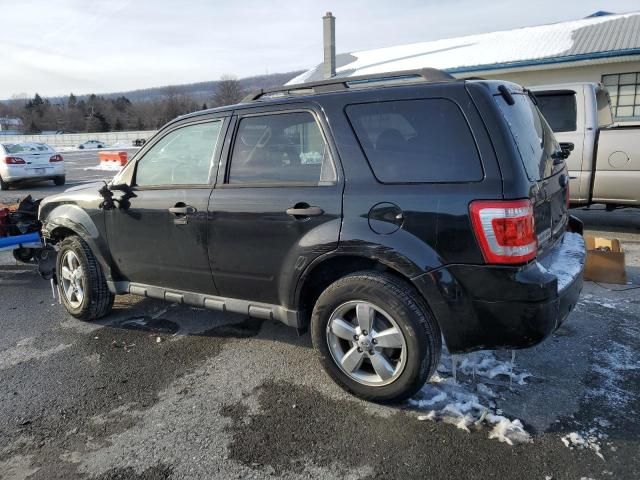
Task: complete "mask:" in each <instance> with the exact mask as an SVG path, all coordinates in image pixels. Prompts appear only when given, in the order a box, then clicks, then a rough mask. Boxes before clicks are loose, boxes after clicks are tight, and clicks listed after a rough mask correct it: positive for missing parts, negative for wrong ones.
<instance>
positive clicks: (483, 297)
mask: <svg viewBox="0 0 640 480" xmlns="http://www.w3.org/2000/svg"><path fill="white" fill-rule="evenodd" d="M585 257H586V252H585V249H584V242H583V240H582V237H581V236H580V235H579V234H577V233H566V234H565V235H564V236H563V237H562V239H560V240H559V241H558V242H557V243H556V245H555V246H554V247H553V248H552V249H551V251H549V252H548V253H547V254H545V255H544V257H542V258H539V259H538V260H537V261H535V262H531V263H529V264H527V265H524V266H520V267H506V266H494V265H452V266H449V267H446V268H443V269H440V270H437V271H435V272H430V273H428V274H425V275H422V276H420V277H417V278H416V279H414V282H415V284H416V286H417V287H418V289H419V290H420V291H421V292H422V293H423V295H424V296H425V298H426V299H427V301H428V303H429V306H430V307H431V309H432V310H433V313H434V315H435V317H436V319H437V321H438V323H439V325H440V328H441V330H442V334H443V336H444V338H445V341H446V344H447V347H448V348H449V350H450V351H451V352H453V353H459V352H467V351H472V350H480V349H500V348H526V347H530V346H533V345H535V344H537V343H539V342H541V341H542V340H544V339H545V338H546V337H548V336H549V335H550V334H551V333H553V332H554V331H555V330H556V329H557V328H558V327H559V326H560V325H561V324H562V323H563V322H564V320H565V319H566V318H567V316H568V315H569V313H570V312H571V310H572V309H573V307H574V306H575V305H576V303H577V302H578V298H579V296H580V291H581V290H582V283H583V280H582V272H583V269H584V262H585Z"/></svg>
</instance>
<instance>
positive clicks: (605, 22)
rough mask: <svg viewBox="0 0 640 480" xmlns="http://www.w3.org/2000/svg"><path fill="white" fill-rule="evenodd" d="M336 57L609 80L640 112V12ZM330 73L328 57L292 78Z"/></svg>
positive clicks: (517, 77) (367, 63)
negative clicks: (325, 63) (326, 63)
mask: <svg viewBox="0 0 640 480" xmlns="http://www.w3.org/2000/svg"><path fill="white" fill-rule="evenodd" d="M335 62H336V65H335V67H336V68H335V72H336V76H339V77H343V76H346V77H348V76H355V75H366V74H372V73H381V72H389V71H398V70H411V69H417V68H423V67H433V68H438V69H442V70H445V71H447V72H449V73H451V74H453V75H455V76H457V77H462V78H464V77H471V76H482V77H485V78H502V79H505V80H512V81H515V82H517V83H520V84H523V85H541V84H555V83H562V82H575V81H596V82H604V83H605V84H607V86H608V88H609V90H610V93H611V95H612V101H616V102H617V101H618V97H619V96H623V95H628V94H629V92H631V90H633V91H634V93H633V98H632V99H630V98H629V97H628V96H627V97H626V98H625V99H624V101H625V102H626V103H630V104H628V105H620V107H630V108H621V109H619V110H618V112H617V117H618V119H619V120H624V119H634V120H637V119H640V12H633V13H627V14H621V15H618V14H610V13H607V12H597V13H595V14H593V15H591V16H589V17H587V18H584V19H580V20H573V21H568V22H560V23H554V24H550V25H540V26H534V27H525V28H517V29H514V30H507V31H499V32H490V33H483V34H478V35H469V36H464V37H457V38H449V39H443V40H434V41H429V42H420V43H413V44H408V45H399V46H395V47H387V48H379V49H375V50H363V51H357V52H350V53H343V54H339V55H337V56H336V59H335ZM322 78H323V65H322V64H321V65H318V66H317V67H315V68H313V69H311V70H308V71H307V72H304V73H303V74H301V75H299V76H298V77H296V78H294V79H293V80H291V81H290V82H289V84H294V83H302V82H308V81H314V80H321V79H322ZM622 87H624V88H622ZM636 90H637V92H636ZM614 106H616V105H614Z"/></svg>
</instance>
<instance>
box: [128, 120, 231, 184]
mask: <svg viewBox="0 0 640 480" xmlns="http://www.w3.org/2000/svg"><path fill="white" fill-rule="evenodd" d="M221 128H222V120H216V121H214V122H207V123H198V124H194V125H188V126H186V127H182V128H178V129H176V130H173V131H172V132H169V133H167V134H166V135H165V136H164V137H162V139H160V141H158V143H156V144H155V145H154V146H153V147H151V149H150V150H149V151H147V152H146V153H145V155H144V157H142V159H141V160H140V161H138V165H137V169H136V185H138V186H145V185H189V184H191V185H198V184H207V183H209V170H210V168H211V160H212V158H213V152H214V151H215V149H216V145H217V143H218V137H219V136H220V130H221Z"/></svg>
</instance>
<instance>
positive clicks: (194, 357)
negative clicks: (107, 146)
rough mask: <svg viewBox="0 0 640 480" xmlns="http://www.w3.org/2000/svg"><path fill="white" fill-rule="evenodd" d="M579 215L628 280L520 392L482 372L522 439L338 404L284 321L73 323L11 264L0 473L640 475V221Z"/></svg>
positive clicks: (589, 287) (141, 307)
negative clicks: (616, 256) (618, 253)
mask: <svg viewBox="0 0 640 480" xmlns="http://www.w3.org/2000/svg"><path fill="white" fill-rule="evenodd" d="M65 158H66V159H67V162H68V163H67V168H68V172H69V173H68V175H67V178H68V180H69V185H71V184H74V183H76V184H77V183H79V182H85V181H91V180H96V179H106V178H108V177H109V176H110V173H109V172H99V171H98V172H96V171H91V170H84V168H87V167H88V166H90V164H91V163H97V162H94V160H95V159H94V158H91V154H88V153H84V152H83V153H73V154H71V153H68V154H66V155H65ZM58 190H60V188H58V187H54V186H53V185H52V184H51V185H44V184H43V185H35V186H29V187H27V189H25V190H20V191H18V190H10V191H9V192H1V194H0V201H2V200H3V199H6V198H7V197H8V196H12V197H15V196H21V195H22V194H24V193H26V192H28V193H31V194H35V195H42V194H47V193H52V192H54V191H58ZM16 194H17V195H16ZM574 213H576V214H577V215H578V216H580V217H581V218H582V219H583V220H584V221H585V223H586V226H587V229H588V230H589V231H591V232H595V233H596V234H598V235H601V236H609V237H612V236H615V237H617V238H620V239H621V240H622V242H623V245H624V247H625V248H626V250H627V273H628V277H629V282H630V284H629V285H597V284H594V283H591V282H587V283H586V284H585V288H584V290H583V294H582V298H581V301H580V303H579V305H578V306H577V307H576V309H574V311H573V312H572V313H571V315H570V317H569V319H568V320H567V322H566V323H565V324H564V326H563V327H561V328H560V330H558V331H557V332H556V334H554V335H553V336H552V337H551V338H549V339H548V340H546V341H545V342H544V343H542V344H541V345H539V346H537V347H535V348H532V349H529V350H524V351H520V352H518V354H517V357H516V365H517V369H518V371H520V372H527V373H528V374H529V375H530V376H529V377H527V378H526V379H525V381H524V382H523V384H518V383H511V382H504V381H502V382H501V381H497V380H496V379H493V380H491V379H488V378H487V379H482V382H484V384H486V385H489V386H490V387H491V389H492V390H493V392H495V399H494V401H495V404H496V405H495V411H499V412H501V413H502V414H503V415H505V416H506V417H508V418H511V419H515V418H517V419H520V420H521V421H522V424H523V426H524V428H525V429H526V431H527V432H528V433H529V434H530V436H531V441H529V442H525V443H519V444H515V445H508V444H506V443H502V442H499V441H498V440H496V439H490V438H489V434H490V428H489V427H487V426H486V425H485V424H482V423H481V422H480V423H479V424H478V425H476V426H474V427H472V428H470V429H469V431H465V430H463V429H460V428H456V426H455V425H453V424H451V423H448V422H444V421H431V420H429V419H425V414H427V413H428V411H429V409H428V408H421V407H420V406H418V405H417V404H416V403H415V402H414V403H406V404H402V405H396V406H380V405H375V404H372V403H368V402H364V401H361V400H358V399H356V398H354V397H352V396H350V395H348V394H346V393H344V392H343V391H342V390H340V389H339V388H338V387H337V386H335V385H334V384H333V383H332V382H331V380H330V379H329V378H328V376H327V375H325V374H324V373H323V371H322V370H321V369H320V366H319V363H318V361H317V360H316V358H315V356H314V352H313V350H312V348H311V342H310V338H309V336H308V335H304V336H301V337H298V336H297V335H296V332H295V331H294V330H292V329H289V328H288V327H286V326H284V325H282V324H280V323H277V322H272V321H261V320H254V319H249V318H246V317H243V316H239V315H231V314H222V313H219V312H211V311H204V310H200V309H195V308H190V307H186V306H181V305H175V304H169V303H164V302H160V301H156V300H151V299H144V298H139V297H133V296H129V295H123V296H118V297H117V298H116V303H115V307H114V311H113V313H112V314H111V315H109V316H108V317H106V318H105V319H103V320H101V321H99V322H96V323H86V322H81V321H78V320H76V319H74V318H72V317H71V316H69V315H68V314H67V313H66V311H65V310H64V308H63V307H62V306H61V305H60V304H59V303H58V301H57V300H55V299H54V298H53V297H52V293H51V287H50V284H49V283H48V282H46V281H44V280H41V279H40V278H39V277H38V275H37V273H36V272H35V270H34V267H33V266H32V265H22V264H16V262H15V261H14V260H13V258H12V257H11V255H10V254H6V253H5V254H0V325H1V327H2V330H1V333H0V385H1V386H2V388H1V389H0V478H2V479H25V478H29V479H47V480H48V479H58V478H59V479H76V478H80V479H165V478H166V479H169V478H170V479H187V478H195V479H209V478H220V479H226V478H319V479H320V478H321V479H328V478H350V479H360V478H384V479H393V478H398V479H400V478H402V479H407V478H434V479H463V478H464V479H487V478H499V479H539V480H546V479H554V480H555V479H575V480H579V479H583V478H584V479H587V478H591V479H629V480H631V479H634V480H637V479H638V478H640V375H639V370H640V323H639V322H640V290H630V288H632V287H634V286H637V285H640V212H638V211H633V210H622V211H616V212H603V211H601V210H600V209H597V208H596V209H592V210H591V211H583V210H576V211H574ZM614 290H615V291H614ZM495 355H496V357H497V358H498V359H508V358H510V355H509V352H497V353H495ZM458 381H459V382H461V383H464V384H468V385H476V384H477V383H478V379H476V378H475V376H474V377H473V378H472V377H471V376H470V375H463V374H461V375H459V377H458ZM474 382H475V383H474ZM476 386H477V385H476ZM572 434H573V435H574V436H573V437H572V436H571V435H572ZM578 437H579V438H583V439H586V445H580V442H579V441H577V442H575V441H571V439H572V438H573V439H574V440H575V439H576V438H578ZM563 439H564V441H563ZM565 444H567V445H568V446H567V445H565ZM596 447H597V448H596Z"/></svg>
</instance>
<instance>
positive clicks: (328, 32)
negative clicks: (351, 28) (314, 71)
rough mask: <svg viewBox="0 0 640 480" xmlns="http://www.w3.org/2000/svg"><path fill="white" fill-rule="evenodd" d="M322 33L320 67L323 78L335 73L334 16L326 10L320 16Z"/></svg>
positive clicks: (332, 75)
mask: <svg viewBox="0 0 640 480" xmlns="http://www.w3.org/2000/svg"><path fill="white" fill-rule="evenodd" d="M322 27H323V28H322V33H323V43H324V65H323V67H322V70H323V72H322V73H323V75H324V78H331V77H334V76H335V75H336V17H334V16H333V15H331V12H327V13H326V14H325V16H324V17H322Z"/></svg>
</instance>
